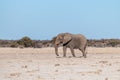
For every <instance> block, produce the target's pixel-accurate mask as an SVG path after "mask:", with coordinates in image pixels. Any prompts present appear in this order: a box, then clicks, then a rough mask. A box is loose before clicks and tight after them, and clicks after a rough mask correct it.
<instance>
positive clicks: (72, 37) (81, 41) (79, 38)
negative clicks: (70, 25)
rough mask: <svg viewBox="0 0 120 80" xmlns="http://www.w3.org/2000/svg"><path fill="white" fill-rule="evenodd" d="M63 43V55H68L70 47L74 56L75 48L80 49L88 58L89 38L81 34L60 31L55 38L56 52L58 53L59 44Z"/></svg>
mask: <svg viewBox="0 0 120 80" xmlns="http://www.w3.org/2000/svg"><path fill="white" fill-rule="evenodd" d="M60 44H62V45H63V57H66V49H67V48H70V50H71V53H72V55H73V57H75V53H74V49H79V50H80V51H81V52H82V54H83V56H84V58H86V52H85V50H86V47H87V39H86V38H85V37H84V36H83V35H81V34H71V33H60V34H58V35H57V36H56V37H55V38H54V47H55V53H56V55H57V56H59V54H58V46H59V45H60Z"/></svg>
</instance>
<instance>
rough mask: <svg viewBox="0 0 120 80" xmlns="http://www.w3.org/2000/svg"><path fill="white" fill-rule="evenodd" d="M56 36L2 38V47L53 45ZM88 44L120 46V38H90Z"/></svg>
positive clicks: (0, 41)
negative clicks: (43, 37) (33, 38)
mask: <svg viewBox="0 0 120 80" xmlns="http://www.w3.org/2000/svg"><path fill="white" fill-rule="evenodd" d="M55 38H56V37H53V38H52V40H32V39H31V38H29V37H27V36H25V37H23V38H21V39H19V40H1V39H0V47H13V48H17V47H19V48H24V47H33V48H43V47H53V43H54V42H55ZM88 46H90V47H120V39H100V40H97V39H89V40H88Z"/></svg>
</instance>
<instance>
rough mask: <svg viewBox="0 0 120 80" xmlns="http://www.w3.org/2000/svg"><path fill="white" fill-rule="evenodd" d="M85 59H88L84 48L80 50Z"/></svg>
mask: <svg viewBox="0 0 120 80" xmlns="http://www.w3.org/2000/svg"><path fill="white" fill-rule="evenodd" d="M79 50H80V51H81V52H82V55H83V57H84V58H87V56H86V53H85V50H84V48H79Z"/></svg>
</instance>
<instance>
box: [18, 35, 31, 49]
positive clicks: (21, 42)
mask: <svg viewBox="0 0 120 80" xmlns="http://www.w3.org/2000/svg"><path fill="white" fill-rule="evenodd" d="M17 43H18V44H19V45H22V46H24V47H32V46H33V41H32V40H31V39H30V38H29V37H27V36H25V37H23V38H22V39H20V40H18V41H17Z"/></svg>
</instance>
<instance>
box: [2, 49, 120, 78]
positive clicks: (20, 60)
mask: <svg viewBox="0 0 120 80" xmlns="http://www.w3.org/2000/svg"><path fill="white" fill-rule="evenodd" d="M75 52H76V56H77V57H76V58H73V57H71V53H70V51H69V50H68V52H67V57H66V58H63V57H62V48H59V53H60V56H61V57H56V55H55V53H54V48H41V49H40V48H37V49H33V48H25V49H19V48H0V80H120V48H90V47H89V48H88V49H87V52H88V54H87V58H83V57H80V56H81V55H82V54H81V53H80V51H79V50H76V51H75Z"/></svg>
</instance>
